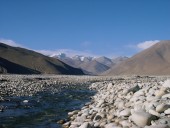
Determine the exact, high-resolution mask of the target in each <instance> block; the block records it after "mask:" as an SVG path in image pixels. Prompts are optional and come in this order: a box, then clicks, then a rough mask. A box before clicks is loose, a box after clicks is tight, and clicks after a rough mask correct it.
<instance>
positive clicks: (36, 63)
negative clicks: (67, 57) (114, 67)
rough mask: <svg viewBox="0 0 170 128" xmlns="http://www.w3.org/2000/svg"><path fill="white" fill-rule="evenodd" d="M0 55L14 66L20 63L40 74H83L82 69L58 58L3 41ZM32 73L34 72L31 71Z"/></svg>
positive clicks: (0, 45)
mask: <svg viewBox="0 0 170 128" xmlns="http://www.w3.org/2000/svg"><path fill="white" fill-rule="evenodd" d="M0 57H1V58H3V59H5V60H7V61H8V62H9V63H10V64H15V66H16V65H20V66H22V67H25V68H29V69H32V70H35V71H37V72H40V73H41V74H70V75H83V74H84V73H83V72H82V70H80V69H77V68H73V67H71V66H69V65H67V64H65V63H63V62H61V61H60V60H58V59H55V58H51V57H47V56H45V55H42V54H40V53H37V52H35V51H32V50H28V49H25V48H20V47H12V46H9V45H6V44H3V43H0ZM7 61H4V62H7ZM9 73H10V72H9ZM18 73H19V72H18ZM32 74H34V72H32Z"/></svg>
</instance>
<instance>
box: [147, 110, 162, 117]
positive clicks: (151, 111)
mask: <svg viewBox="0 0 170 128" xmlns="http://www.w3.org/2000/svg"><path fill="white" fill-rule="evenodd" d="M149 113H150V114H152V115H155V116H157V117H159V116H160V114H159V113H158V112H156V111H155V110H152V109H150V110H149Z"/></svg>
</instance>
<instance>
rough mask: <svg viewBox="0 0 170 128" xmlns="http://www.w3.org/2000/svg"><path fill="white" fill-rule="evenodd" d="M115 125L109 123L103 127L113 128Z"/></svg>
mask: <svg viewBox="0 0 170 128" xmlns="http://www.w3.org/2000/svg"><path fill="white" fill-rule="evenodd" d="M116 126H117V125H116V124H115V123H109V124H106V125H105V128H115V127H116Z"/></svg>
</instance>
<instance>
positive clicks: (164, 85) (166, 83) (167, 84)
mask: <svg viewBox="0 0 170 128" xmlns="http://www.w3.org/2000/svg"><path fill="white" fill-rule="evenodd" d="M162 86H163V87H165V88H170V79H168V80H166V81H165V82H164V83H163V85H162Z"/></svg>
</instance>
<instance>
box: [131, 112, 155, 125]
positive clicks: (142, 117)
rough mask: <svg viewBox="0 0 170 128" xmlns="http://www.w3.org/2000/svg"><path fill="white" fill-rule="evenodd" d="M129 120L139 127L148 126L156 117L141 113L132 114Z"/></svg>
mask: <svg viewBox="0 0 170 128" xmlns="http://www.w3.org/2000/svg"><path fill="white" fill-rule="evenodd" d="M131 120H132V121H133V122H134V123H135V124H136V125H138V126H139V127H144V126H146V125H150V124H151V121H152V120H156V116H154V115H152V114H150V113H147V112H144V111H143V110H142V111H138V112H134V113H133V114H132V116H131Z"/></svg>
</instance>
